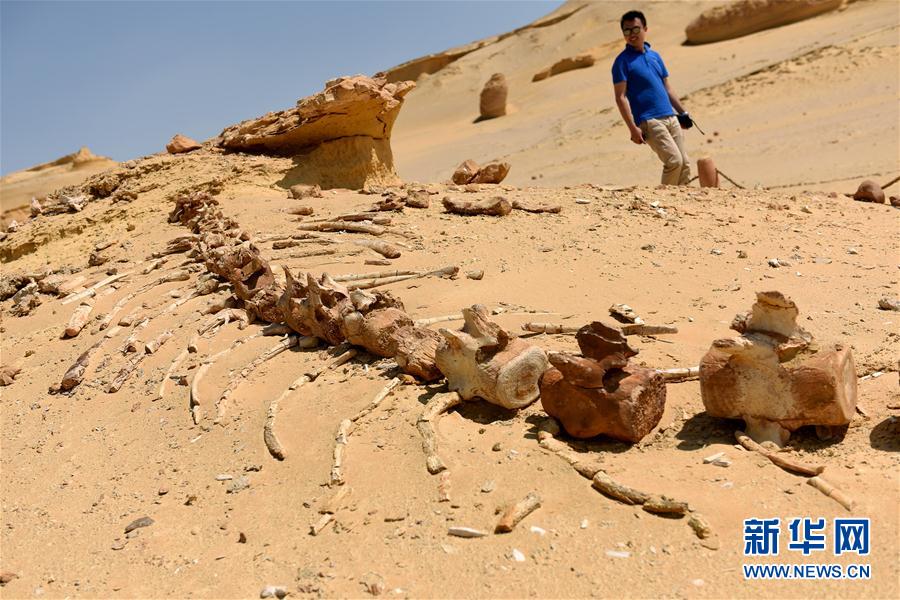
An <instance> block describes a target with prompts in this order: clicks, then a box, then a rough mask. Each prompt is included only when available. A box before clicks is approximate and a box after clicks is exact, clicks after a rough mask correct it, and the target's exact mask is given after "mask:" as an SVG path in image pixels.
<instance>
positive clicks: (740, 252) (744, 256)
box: [737, 250, 747, 258]
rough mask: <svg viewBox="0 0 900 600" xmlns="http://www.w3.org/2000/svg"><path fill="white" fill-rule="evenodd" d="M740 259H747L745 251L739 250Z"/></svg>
mask: <svg viewBox="0 0 900 600" xmlns="http://www.w3.org/2000/svg"><path fill="white" fill-rule="evenodd" d="M737 256H738V258H747V253H746V252H744V251H743V250H738V255H737Z"/></svg>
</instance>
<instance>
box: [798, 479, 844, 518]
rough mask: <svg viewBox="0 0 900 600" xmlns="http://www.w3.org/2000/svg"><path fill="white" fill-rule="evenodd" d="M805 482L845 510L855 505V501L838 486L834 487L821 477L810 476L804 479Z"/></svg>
mask: <svg viewBox="0 0 900 600" xmlns="http://www.w3.org/2000/svg"><path fill="white" fill-rule="evenodd" d="M806 483H808V484H809V485H811V486H813V487H814V488H816V489H817V490H819V491H820V492H822V493H823V494H825V495H826V496H828V497H829V498H831V499H832V500H834V501H835V502H837V503H838V504H840V505H841V506H843V507H844V508H846V509H847V510H853V507H855V506H856V502H855V501H854V500H853V499H852V498H850V497H849V496H848V495H846V494H845V493H844V492H842V491H841V490H839V489H838V488H836V487H834V486H833V485H832V484H831V483H830V482H828V481H826V480H825V479H823V478H822V477H819V476H813V477H810V478H809V479H807V480H806Z"/></svg>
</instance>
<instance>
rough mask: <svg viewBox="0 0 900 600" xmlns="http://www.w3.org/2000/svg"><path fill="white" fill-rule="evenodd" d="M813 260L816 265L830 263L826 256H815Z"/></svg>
mask: <svg viewBox="0 0 900 600" xmlns="http://www.w3.org/2000/svg"><path fill="white" fill-rule="evenodd" d="M813 262H814V263H816V264H817V265H830V264H831V259H830V258H828V257H826V256H817V257H815V258H814V259H813Z"/></svg>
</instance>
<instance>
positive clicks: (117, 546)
mask: <svg viewBox="0 0 900 600" xmlns="http://www.w3.org/2000/svg"><path fill="white" fill-rule="evenodd" d="M126 543H127V542H125V540H120V539H118V538H116V539H115V540H113V543H112V545H110V548H111V549H113V550H121V549H123V548H124V547H125V544H126Z"/></svg>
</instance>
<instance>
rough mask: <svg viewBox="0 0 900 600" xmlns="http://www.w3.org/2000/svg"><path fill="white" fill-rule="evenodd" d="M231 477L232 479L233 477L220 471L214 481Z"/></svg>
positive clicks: (228, 479)
mask: <svg viewBox="0 0 900 600" xmlns="http://www.w3.org/2000/svg"><path fill="white" fill-rule="evenodd" d="M232 479H234V477H232V476H231V475H229V474H228V473H221V474H219V475H216V481H231V480H232Z"/></svg>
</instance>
